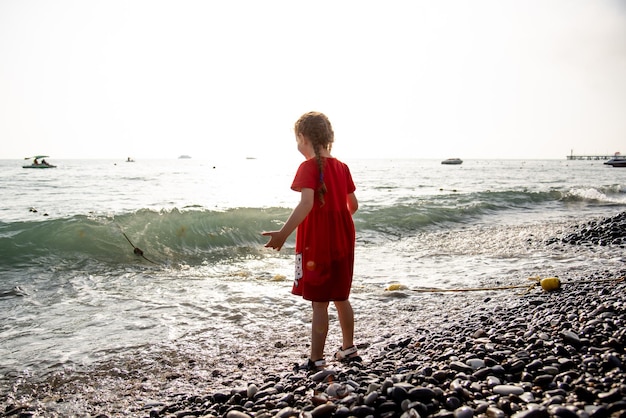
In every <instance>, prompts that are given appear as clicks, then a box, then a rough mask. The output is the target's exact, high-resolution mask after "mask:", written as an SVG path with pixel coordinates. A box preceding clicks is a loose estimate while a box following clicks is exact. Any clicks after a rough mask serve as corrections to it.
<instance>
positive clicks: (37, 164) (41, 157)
mask: <svg viewBox="0 0 626 418" xmlns="http://www.w3.org/2000/svg"><path fill="white" fill-rule="evenodd" d="M45 158H49V157H48V156H47V155H35V156H34V157H26V158H24V159H25V160H30V159H32V160H33V162H32V163H31V164H28V165H23V166H22V168H55V167H56V165H53V164H50V163H49V162H47V161H46V160H45ZM39 160H41V162H40V161H39Z"/></svg>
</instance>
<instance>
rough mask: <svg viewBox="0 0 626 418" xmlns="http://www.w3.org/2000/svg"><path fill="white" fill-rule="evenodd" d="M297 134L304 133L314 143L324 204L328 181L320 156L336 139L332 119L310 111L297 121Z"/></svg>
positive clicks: (319, 193) (319, 191) (318, 190)
mask: <svg viewBox="0 0 626 418" xmlns="http://www.w3.org/2000/svg"><path fill="white" fill-rule="evenodd" d="M294 130H295V132H296V135H298V134H302V135H303V136H305V137H307V139H308V140H309V141H311V145H313V151H314V152H315V158H316V160H317V167H318V168H319V171H320V178H319V187H318V188H317V194H318V196H319V199H320V202H321V204H322V205H324V195H325V194H326V191H327V189H326V183H325V182H324V161H323V160H322V157H321V156H320V151H321V150H322V149H326V150H328V151H329V152H330V150H331V148H332V147H333V142H334V140H335V133H334V132H333V127H332V126H331V124H330V121H329V120H328V118H327V117H326V115H324V114H323V113H320V112H308V113H305V114H304V115H302V116H300V119H298V120H297V121H296V125H295V128H294Z"/></svg>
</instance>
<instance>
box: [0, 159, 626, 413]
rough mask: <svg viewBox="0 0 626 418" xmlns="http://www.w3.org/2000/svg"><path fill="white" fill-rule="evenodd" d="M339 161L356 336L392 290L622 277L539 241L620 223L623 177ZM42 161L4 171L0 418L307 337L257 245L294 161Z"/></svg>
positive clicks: (498, 163)
mask: <svg viewBox="0 0 626 418" xmlns="http://www.w3.org/2000/svg"><path fill="white" fill-rule="evenodd" d="M342 160H343V161H344V162H346V163H347V164H348V165H349V167H350V170H351V173H352V176H353V179H354V181H355V184H356V186H357V190H356V195H357V198H358V199H359V204H360V206H359V210H358V212H357V213H356V214H355V215H354V222H355V226H356V230H357V234H356V260H355V273H354V284H353V292H352V296H351V298H352V303H353V306H354V310H355V315H356V319H357V334H358V324H359V323H361V324H362V323H363V320H362V318H361V317H360V315H361V313H362V312H368V314H367V315H369V317H368V318H367V319H366V322H367V321H370V320H371V318H372V317H374V316H376V315H378V314H380V315H389V312H390V310H391V311H393V305H392V304H390V302H389V297H388V295H389V289H391V288H392V285H396V289H404V292H402V301H403V302H402V303H404V304H407V303H415V304H419V301H420V299H419V297H420V296H419V293H418V292H417V290H420V289H429V288H435V289H463V288H475V287H485V286H487V287H488V286H496V285H497V286H503V285H512V286H513V285H518V284H524V283H527V281H528V279H529V278H532V277H553V276H558V277H560V278H562V279H564V280H567V279H568V278H569V277H572V276H574V275H575V276H576V277H581V275H582V276H584V275H585V274H586V273H588V274H592V273H593V272H597V271H603V272H608V273H609V274H610V272H611V271H618V270H619V269H623V268H624V262H625V256H624V249H623V248H619V247H617V248H616V247H611V246H579V247H574V246H571V248H569V247H567V248H566V249H565V250H564V249H563V248H564V247H563V246H562V245H560V246H555V245H548V244H547V243H548V242H549V240H550V239H551V238H553V237H558V236H560V235H562V234H565V233H566V232H567V231H568V230H570V229H572V228H575V227H576V226H578V225H582V224H584V223H586V222H588V221H590V220H593V219H598V218H603V217H610V216H615V215H616V214H619V213H621V212H623V211H626V169H621V168H613V167H610V166H606V165H604V164H603V161H574V160H567V159H565V158H564V159H563V160H556V159H555V160H480V159H476V160H471V159H470V160H465V161H464V162H463V163H462V164H461V165H442V164H441V160H429V159H354V160H350V159H342ZM50 162H51V163H54V164H56V165H57V167H56V168H51V169H24V168H22V164H23V161H19V160H0V196H1V197H2V200H3V203H2V205H0V394H4V395H2V398H1V399H0V403H1V402H5V404H10V403H12V402H18V401H19V400H20V399H23V398H24V397H25V396H26V395H25V393H26V392H27V391H28V390H31V391H32V390H33V389H32V388H33V387H37V388H40V389H41V388H42V387H47V388H48V390H49V391H50V393H54V388H55V384H56V385H59V384H60V383H59V381H60V380H59V379H61V377H62V378H63V379H64V380H63V382H67V381H69V380H71V379H72V376H78V375H79V373H81V371H84V370H90V371H91V379H96V381H97V387H100V388H104V389H106V388H107V385H109V386H111V385H113V384H114V383H112V382H114V381H116V380H119V378H120V374H121V373H122V371H121V370H122V369H124V370H125V371H124V373H126V374H129V373H138V374H139V375H141V376H143V379H144V381H145V380H147V379H148V377H146V376H149V375H150V373H152V372H153V371H154V370H155V369H154V368H155V365H160V366H161V367H165V366H164V365H165V364H166V363H167V364H169V370H174V369H175V367H176V366H175V363H176V359H177V358H183V357H184V358H188V357H189V356H190V354H189V353H194V355H195V356H196V358H198V359H200V360H199V361H201V362H202V360H201V359H205V362H206V363H205V364H211V366H212V367H213V368H214V367H215V365H218V367H219V364H220V363H219V362H220V359H223V358H224V357H226V356H233V353H238V354H235V355H242V353H244V355H245V352H246V351H255V352H258V351H262V347H263V343H264V341H266V340H268V339H270V338H272V337H273V338H282V339H283V341H289V340H290V339H291V336H290V335H289V334H290V333H291V330H292V329H296V328H302V329H303V331H302V335H299V336H298V338H301V339H304V340H306V338H307V337H306V335H307V334H306V327H307V326H309V321H310V316H307V315H308V312H309V310H310V308H309V305H308V304H307V303H306V302H304V301H302V300H301V299H299V298H298V297H296V296H293V295H291V293H290V290H291V280H292V277H293V271H294V245H295V242H294V236H293V235H292V236H291V237H290V239H289V240H288V241H287V243H286V245H285V246H284V247H283V249H282V250H281V251H279V252H277V251H274V250H270V249H267V248H265V247H264V244H265V243H266V241H267V238H266V237H263V236H262V235H261V233H262V232H263V231H268V230H275V229H278V228H280V226H281V225H282V223H283V222H284V221H285V220H286V219H287V217H288V216H289V214H290V212H291V210H292V209H293V208H294V207H295V205H296V204H297V203H298V200H299V194H298V193H296V192H294V191H292V190H291V189H290V185H291V181H292V179H293V176H294V174H295V171H296V168H297V165H298V164H299V163H300V161H299V160H293V161H288V162H285V161H280V160H270V159H264V158H232V159H220V160H210V159H204V160H202V159H196V158H186V159H163V160H136V161H133V162H126V161H125V160H124V159H120V160H119V161H117V160H79V159H72V160H69V159H68V160H51V161H50ZM414 290H415V292H413V291H414ZM442 297H444V298H445V297H446V296H445V294H444V296H442ZM359 321H360V322H359ZM268 332H271V334H272V335H271V336H269V334H268ZM357 337H358V335H357ZM281 344H286V343H281ZM277 346H278V345H277ZM233 347H234V348H233ZM303 354H306V353H303ZM119 364H124V365H125V367H121V366H119V367H116V366H115V365H119ZM181 367H182V366H181ZM96 371H97V372H96ZM208 378H210V376H209V377H208ZM33 385H39V386H33ZM42 385H43V386H42ZM86 396H87V395H86ZM91 396H93V397H96V394H93V395H91Z"/></svg>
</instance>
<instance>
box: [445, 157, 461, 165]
mask: <svg viewBox="0 0 626 418" xmlns="http://www.w3.org/2000/svg"><path fill="white" fill-rule="evenodd" d="M441 164H449V165H458V164H463V160H461V159H460V158H448V159H447V160H443V161H442V162H441Z"/></svg>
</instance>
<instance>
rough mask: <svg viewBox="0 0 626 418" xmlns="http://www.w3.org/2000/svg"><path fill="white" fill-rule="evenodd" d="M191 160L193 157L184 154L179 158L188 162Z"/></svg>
mask: <svg viewBox="0 0 626 418" xmlns="http://www.w3.org/2000/svg"><path fill="white" fill-rule="evenodd" d="M190 158H191V155H187V154H183V155H181V156H180V157H178V159H179V160H188V159H190Z"/></svg>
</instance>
